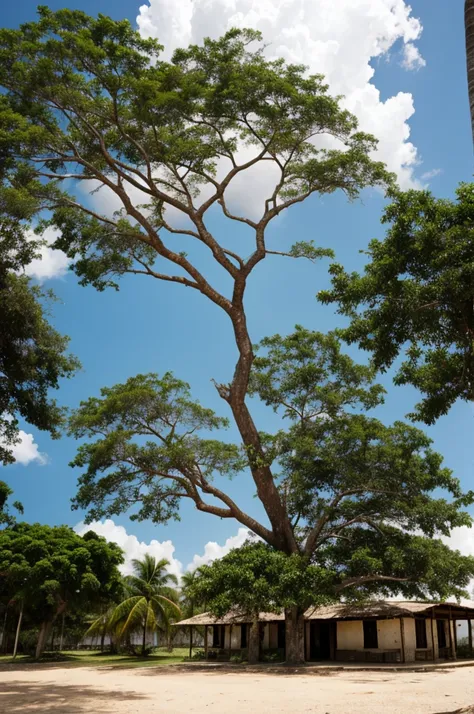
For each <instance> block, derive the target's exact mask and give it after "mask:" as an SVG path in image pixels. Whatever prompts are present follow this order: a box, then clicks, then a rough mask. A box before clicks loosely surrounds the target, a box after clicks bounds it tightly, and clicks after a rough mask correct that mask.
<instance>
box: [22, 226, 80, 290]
mask: <svg viewBox="0 0 474 714" xmlns="http://www.w3.org/2000/svg"><path fill="white" fill-rule="evenodd" d="M59 235H60V234H59V231H58V230H56V229H55V228H47V229H46V230H45V232H44V233H43V234H42V236H37V235H36V233H33V232H32V231H30V232H29V234H28V238H29V239H30V240H32V241H41V240H42V241H44V243H43V245H41V246H40V248H39V254H40V257H39V258H35V259H34V260H32V261H31V263H29V265H27V266H26V268H25V273H26V274H27V275H29V276H30V277H32V278H36V279H37V280H39V281H41V282H43V281H44V280H51V279H52V278H61V277H62V276H63V275H65V274H66V272H67V270H68V267H69V265H70V263H71V260H70V258H68V257H67V255H66V254H65V253H63V252H62V250H54V249H53V248H51V245H52V244H53V243H54V241H55V240H56V239H57V238H58V236H59Z"/></svg>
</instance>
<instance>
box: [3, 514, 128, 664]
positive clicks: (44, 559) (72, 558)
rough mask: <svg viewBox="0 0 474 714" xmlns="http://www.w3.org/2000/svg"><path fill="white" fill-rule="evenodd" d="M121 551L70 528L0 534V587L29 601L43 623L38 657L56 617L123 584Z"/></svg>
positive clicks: (24, 526) (24, 528)
mask: <svg viewBox="0 0 474 714" xmlns="http://www.w3.org/2000/svg"><path fill="white" fill-rule="evenodd" d="M122 562H123V555H122V551H121V550H120V548H119V547H118V546H117V545H115V544H114V543H107V541H106V540H105V539H104V538H102V537H100V536H98V535H96V534H95V533H93V532H92V531H89V532H88V533H86V534H85V535H84V536H83V537H81V536H79V535H77V533H74V531H73V530H72V529H71V528H68V527H66V526H57V527H51V526H43V525H39V524H37V523H36V524H32V525H30V524H28V523H17V524H16V525H15V526H13V527H12V528H6V529H4V530H2V531H0V589H1V591H2V592H3V593H7V594H10V596H14V595H16V594H17V593H21V597H26V596H27V595H28V593H29V594H30V595H31V594H32V595H34V597H31V598H30V601H29V607H30V608H32V610H33V612H34V614H35V619H36V621H37V622H38V623H41V628H40V633H39V637H38V643H37V649H36V655H37V657H38V656H40V655H41V653H42V651H43V649H44V646H45V643H46V638H47V635H48V633H49V631H50V629H51V626H52V624H53V623H54V621H55V620H56V618H57V617H58V616H59V615H61V614H62V613H64V612H66V611H67V609H68V608H69V607H72V606H73V605H74V604H77V603H78V602H80V603H81V604H82V605H84V604H87V603H89V604H90V603H91V602H93V601H94V599H95V598H98V597H101V596H103V595H104V594H105V593H107V592H112V591H113V589H114V587H116V586H117V585H118V583H119V582H120V573H119V571H118V566H119V565H120V564H121V563H122Z"/></svg>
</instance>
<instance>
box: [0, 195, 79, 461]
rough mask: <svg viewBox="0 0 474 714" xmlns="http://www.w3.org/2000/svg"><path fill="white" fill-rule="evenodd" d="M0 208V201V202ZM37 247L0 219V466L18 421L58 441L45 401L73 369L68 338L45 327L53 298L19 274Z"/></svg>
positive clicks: (50, 404)
mask: <svg viewBox="0 0 474 714" xmlns="http://www.w3.org/2000/svg"><path fill="white" fill-rule="evenodd" d="M0 206H1V201H0ZM37 248H38V244H37V243H35V242H34V241H28V240H26V238H25V235H24V227H23V226H22V225H21V224H20V223H18V222H17V221H13V220H8V219H7V218H6V217H5V216H3V217H2V218H1V219H0V314H1V315H2V319H1V322H0V344H1V350H0V374H1V375H2V379H1V380H0V463H1V462H3V463H4V464H8V463H13V461H14V457H13V454H12V451H11V447H12V445H14V444H15V443H16V442H17V441H18V433H19V427H18V417H21V418H23V419H25V420H26V421H27V422H28V423H29V424H32V425H34V426H36V427H37V428H38V429H43V430H46V431H49V432H50V433H51V434H52V436H53V437H57V436H58V435H59V431H58V429H59V426H60V425H61V424H62V421H63V412H62V410H61V409H60V407H58V405H57V404H56V402H55V400H53V399H51V397H50V395H49V391H50V390H51V389H57V388H58V386H59V380H60V379H61V378H62V377H68V376H71V375H72V374H73V373H74V372H75V371H76V369H77V368H78V366H79V363H78V361H77V360H76V359H75V358H74V357H71V356H70V355H69V354H67V346H68V342H69V340H68V338H67V337H63V336H62V335H60V334H59V333H58V332H57V331H56V330H55V329H53V327H52V326H51V325H50V324H49V322H48V320H47V317H48V310H49V307H48V303H51V301H52V299H53V295H52V293H50V292H45V291H43V290H41V289H40V288H39V287H38V286H33V285H32V284H31V281H30V279H29V278H28V277H27V276H26V275H22V274H20V273H21V271H22V270H23V269H24V267H25V266H26V265H27V264H28V263H29V262H30V261H31V260H32V259H33V258H34V257H35V254H36V251H37Z"/></svg>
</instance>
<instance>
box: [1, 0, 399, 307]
mask: <svg viewBox="0 0 474 714" xmlns="http://www.w3.org/2000/svg"><path fill="white" fill-rule="evenodd" d="M160 49H161V48H160V45H159V44H158V43H157V42H155V41H154V40H145V39H142V38H141V37H140V35H139V33H138V32H136V31H135V30H133V29H132V27H131V25H130V24H129V23H128V22H127V21H119V22H115V21H113V20H112V19H111V18H109V17H105V16H103V15H99V16H98V17H97V18H91V17H88V16H87V15H86V14H85V13H83V12H80V11H77V10H69V9H64V10H59V11H57V12H52V11H50V10H48V9H47V8H44V7H42V8H40V9H39V20H38V22H36V23H27V24H24V25H22V26H21V28H20V29H19V30H9V29H5V30H2V31H0V86H1V87H2V88H3V90H4V93H3V94H2V95H1V99H0V156H2V157H4V160H3V164H2V165H3V170H2V177H3V188H2V189H1V191H0V201H1V202H2V203H3V204H4V205H5V209H6V211H7V212H8V213H9V214H10V215H12V216H14V217H18V218H21V219H26V220H31V219H32V218H33V217H34V216H37V215H38V214H39V213H40V212H41V211H43V210H44V209H48V210H49V211H51V214H50V218H48V220H47V221H46V222H45V223H43V225H46V223H49V224H50V225H54V226H56V227H58V228H60V230H61V237H60V238H59V239H58V240H57V243H56V246H57V247H60V248H62V249H63V250H64V251H65V252H66V253H67V254H68V255H69V256H71V257H75V258H77V261H76V262H75V265H74V267H73V269H74V270H75V272H76V273H77V274H78V275H79V276H80V278H81V281H82V282H83V283H91V284H93V285H95V286H96V287H97V288H98V289H103V288H104V287H106V286H108V285H113V286H117V281H116V279H117V276H120V275H122V274H123V273H126V272H142V273H144V274H148V275H154V276H155V277H160V278H161V279H165V280H173V281H175V282H179V283H181V284H185V285H188V286H192V287H197V288H198V289H200V290H202V289H203V288H205V290H206V294H207V295H208V296H209V297H211V299H214V301H215V302H218V300H216V297H217V295H216V293H215V291H213V290H212V289H211V288H210V286H209V285H207V284H206V285H207V286H205V281H204V280H202V279H201V278H202V276H200V275H199V273H198V271H197V270H196V269H195V268H194V266H192V264H191V263H190V262H189V260H188V259H187V257H186V255H185V253H184V252H183V251H182V250H179V249H177V250H176V252H175V248H174V247H171V248H170V247H167V245H166V244H165V242H164V240H165V238H166V235H165V234H164V233H160V231H161V230H162V229H163V228H164V229H168V230H171V231H172V232H174V233H178V234H180V233H181V234H187V235H188V236H192V237H193V238H195V239H196V240H198V241H199V242H203V243H205V244H206V245H207V246H208V247H209V248H211V250H212V252H213V255H214V257H215V258H216V260H218V262H220V263H221V264H222V265H223V267H224V268H225V269H226V270H228V272H230V273H231V274H233V276H234V277H235V271H236V268H235V264H234V263H233V262H232V260H230V259H229V254H226V253H225V251H224V250H223V249H222V247H221V246H220V245H219V244H218V243H217V242H216V241H215V240H214V239H213V238H212V237H211V236H210V234H209V232H208V229H207V227H206V226H205V224H204V216H205V213H206V211H207V210H208V209H209V208H211V207H212V206H220V207H221V208H222V210H223V211H224V213H225V215H226V216H227V217H228V218H229V219H231V220H232V219H234V218H236V217H235V216H233V215H232V213H231V212H230V211H229V210H228V208H227V206H226V202H225V190H226V189H227V187H228V186H229V184H230V183H231V181H232V179H233V178H234V177H235V176H236V175H237V174H239V173H240V172H242V171H245V170H247V169H248V168H250V167H251V166H252V165H254V164H255V163H258V162H261V161H271V162H273V164H274V165H275V167H276V168H277V170H278V171H279V172H280V173H281V177H280V179H279V180H277V183H276V185H275V188H274V190H272V191H271V192H270V195H269V197H268V201H267V205H266V207H265V212H264V214H263V215H262V220H264V223H265V225H266V224H267V223H268V222H269V221H270V220H271V219H272V218H274V217H275V216H277V215H278V214H279V213H280V212H281V211H282V210H284V209H285V208H287V207H288V206H290V205H292V204H293V203H296V202H299V201H302V200H304V199H305V198H306V197H308V196H309V195H311V193H313V192H319V193H332V192H334V191H336V190H338V189H341V190H343V191H345V192H346V194H347V195H348V196H349V197H350V198H355V197H356V196H357V195H358V194H359V192H360V190H361V189H363V188H364V187H365V186H368V185H384V186H385V185H386V184H387V183H390V182H391V180H392V177H391V176H390V175H389V174H387V172H386V171H385V169H384V166H383V165H382V164H381V163H378V162H374V161H372V160H371V159H370V155H371V153H372V151H373V150H374V148H375V146H376V141H375V139H374V138H373V137H371V136H369V135H367V134H363V133H361V132H359V131H357V121H356V119H355V117H354V116H352V115H351V114H350V113H349V112H347V111H346V110H343V109H342V108H341V106H340V102H339V98H334V97H331V96H330V95H329V93H328V87H327V85H326V84H325V83H324V80H323V77H322V76H320V75H314V76H308V75H307V73H306V71H305V68H304V67H302V66H296V65H288V64H286V63H285V62H284V61H283V60H276V61H269V60H266V59H265V57H264V55H263V52H262V49H263V46H262V38H261V36H260V34H259V33H257V32H254V31H251V30H231V31H229V32H228V33H227V34H226V35H224V37H223V38H221V39H220V40H216V41H213V40H205V41H204V43H203V45H202V46H195V45H193V46H191V47H189V48H187V49H181V50H177V51H176V52H175V54H174V56H173V58H172V61H171V62H163V61H161V59H160ZM321 134H323V135H326V136H330V137H334V138H335V139H337V141H338V143H339V146H340V148H337V149H336V148H334V149H322V148H317V146H316V145H315V143H314V142H313V139H314V138H315V137H317V136H318V135H321ZM239 145H240V146H241V145H246V146H252V147H254V149H255V159H253V160H251V161H250V162H248V163H244V164H240V165H239V164H238V162H237V155H236V150H237V147H238V146H239ZM218 164H220V165H224V166H227V170H228V173H227V175H226V176H225V177H224V178H223V180H222V181H218V180H217V178H216V177H217V165H218ZM91 181H94V182H95V183H94V184H91V183H90V182H91ZM66 182H68V183H67V184H66ZM84 183H85V186H86V187H88V186H92V187H93V188H94V189H99V188H103V187H105V190H106V191H109V192H110V191H111V192H113V193H114V194H115V195H116V197H117V198H118V203H119V206H120V211H119V212H118V213H117V214H116V215H115V217H113V218H112V217H110V216H105V215H103V214H101V213H96V212H94V211H92V210H91V209H90V207H88V205H87V202H85V201H84V199H83V194H82V195H81V192H80V191H79V193H78V195H77V197H75V196H74V195H73V193H68V192H66V191H65V190H63V186H65V185H68V187H69V186H71V185H72V189H71V190H72V191H73V190H74V187H77V186H79V185H80V184H84ZM203 187H207V188H209V189H211V192H212V194H213V195H212V196H211V197H210V198H209V199H208V200H206V201H205V202H204V203H203V204H202V206H200V207H198V206H196V205H195V204H194V201H195V199H196V197H197V196H198V194H199V191H200V190H201V189H202V188H203ZM133 192H134V193H135V195H136V194H138V195H140V194H141V200H138V201H135V200H134V199H132V198H131V196H132V193H133ZM170 207H174V208H177V209H178V211H180V212H181V213H182V214H183V215H185V216H187V217H188V218H189V219H190V221H191V224H192V226H193V227H192V229H183V230H176V229H174V228H172V227H171V226H169V224H168V221H167V211H168V210H169V208H170ZM237 220H243V222H247V220H246V219H244V218H242V217H237ZM249 225H253V223H252V221H250V223H249ZM263 227H264V225H263V224H262V228H263ZM173 245H176V240H175V241H174V243H173ZM286 254H287V255H292V256H293V257H300V256H303V257H309V258H310V259H315V258H319V257H321V256H322V255H327V254H328V252H327V251H321V249H318V248H316V247H314V246H313V245H312V244H311V243H307V244H306V243H302V242H300V243H297V244H296V245H295V246H294V248H293V249H292V250H291V251H290V253H286ZM159 256H161V262H162V263H164V264H165V270H164V272H163V271H162V270H161V268H160V270H159V272H157V271H156V270H155V268H154V263H155V261H156V260H157V259H158V257H159ZM262 257H263V256H262ZM249 262H250V261H249ZM243 263H244V261H243V259H242V260H241V266H242V267H243ZM166 264H168V266H169V265H171V266H173V265H174V266H176V265H177V266H179V267H180V268H183V269H184V271H185V273H186V277H184V276H182V275H181V274H180V275H179V276H178V275H176V276H171V275H169V274H168V273H167V272H166ZM251 267H252V266H251V265H249V269H251ZM208 288H209V290H208Z"/></svg>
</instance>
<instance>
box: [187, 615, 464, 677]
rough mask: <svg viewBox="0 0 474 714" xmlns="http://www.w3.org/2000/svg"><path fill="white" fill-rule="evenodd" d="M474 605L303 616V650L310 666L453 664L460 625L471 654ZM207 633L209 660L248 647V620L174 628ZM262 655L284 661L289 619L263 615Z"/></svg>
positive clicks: (197, 621) (194, 621)
mask: <svg viewBox="0 0 474 714" xmlns="http://www.w3.org/2000/svg"><path fill="white" fill-rule="evenodd" d="M471 619H474V603H472V605H470V606H464V605H458V604H452V603H435V602H411V601H407V602H405V601H403V602H398V601H369V602H366V603H359V604H351V603H338V604H335V605H329V606H326V607H315V608H310V609H309V610H307V611H306V612H305V614H304V620H305V628H304V638H305V643H304V650H305V659H306V661H308V662H321V661H339V662H387V663H389V662H391V663H394V662H400V663H404V662H415V661H436V660H440V659H441V660H442V659H455V658H456V648H457V631H458V624H459V623H460V622H461V621H466V622H467V626H468V627H467V629H468V642H469V647H470V650H471V653H472V627H471ZM176 624H177V625H178V626H180V627H185V626H186V627H193V628H194V627H199V628H203V629H204V647H205V650H206V653H207V655H209V653H210V652H212V653H213V656H214V657H217V658H219V659H226V658H229V657H230V656H232V655H233V654H237V653H239V652H241V651H242V650H246V649H247V647H248V638H249V629H250V618H249V617H248V616H247V617H246V616H245V615H242V614H238V613H229V614H228V615H226V616H225V617H223V618H220V619H218V618H214V617H213V616H212V615H210V614H209V613H204V614H201V615H196V616H195V617H192V618H190V619H188V620H182V621H181V622H179V623H176ZM259 627H260V654H261V655H262V656H264V655H265V654H270V653H272V652H275V653H279V654H280V655H281V656H282V658H284V655H285V618H284V615H283V614H282V613H266V612H265V613H260V616H259Z"/></svg>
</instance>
